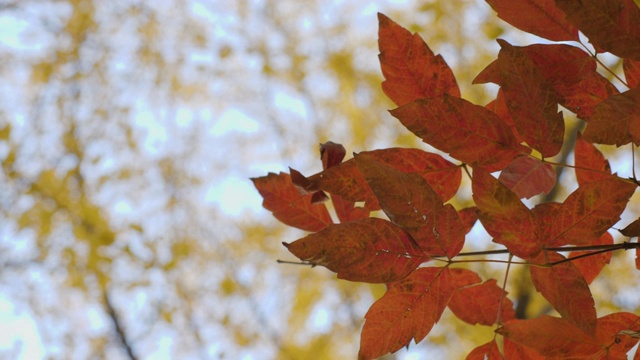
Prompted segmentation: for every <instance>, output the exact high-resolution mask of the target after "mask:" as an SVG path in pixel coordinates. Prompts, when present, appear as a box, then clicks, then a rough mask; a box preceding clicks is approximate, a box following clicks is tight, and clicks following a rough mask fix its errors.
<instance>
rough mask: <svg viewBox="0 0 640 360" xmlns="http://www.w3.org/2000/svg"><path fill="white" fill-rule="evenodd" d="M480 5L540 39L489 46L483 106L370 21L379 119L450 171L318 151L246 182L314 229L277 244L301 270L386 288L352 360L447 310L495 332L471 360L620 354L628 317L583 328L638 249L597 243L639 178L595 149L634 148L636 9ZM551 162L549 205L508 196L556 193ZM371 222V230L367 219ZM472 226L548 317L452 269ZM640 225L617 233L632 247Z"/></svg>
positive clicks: (416, 335) (394, 31)
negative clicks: (467, 187) (616, 263)
mask: <svg viewBox="0 0 640 360" xmlns="http://www.w3.org/2000/svg"><path fill="white" fill-rule="evenodd" d="M487 2H488V3H489V4H490V5H491V6H492V7H493V9H494V10H495V11H497V13H498V16H499V17H500V18H502V19H503V20H505V21H507V22H509V23H510V24H512V25H513V26H515V27H517V28H519V29H521V30H524V31H527V32H529V33H531V34H534V35H537V36H540V37H543V38H546V39H547V40H550V41H551V42H552V43H546V44H532V45H528V46H515V45H512V44H510V43H509V42H507V41H506V40H503V39H498V43H499V45H500V51H499V53H498V56H497V59H496V60H495V61H494V62H492V63H491V64H489V65H488V66H487V67H486V68H485V69H484V70H482V71H481V72H480V74H478V76H477V77H476V78H475V80H474V83H476V84H479V83H489V82H490V83H494V84H496V85H498V86H499V91H498V93H497V96H496V98H495V99H494V100H493V101H492V102H490V103H489V104H487V105H486V106H480V105H476V104H473V103H471V102H469V101H468V100H465V99H463V98H462V97H461V95H460V90H459V87H458V84H457V81H456V79H455V77H454V74H453V72H452V71H451V69H450V68H449V66H448V65H447V63H446V62H445V60H444V59H443V58H442V56H440V55H437V54H434V53H433V51H432V50H431V49H430V48H429V46H428V45H427V44H426V43H425V42H424V41H423V40H422V38H421V37H420V35H418V34H411V33H410V32H409V31H408V30H406V29H404V28H403V27H401V26H400V25H398V24H397V23H395V22H394V21H393V20H391V19H389V18H388V17H387V16H385V15H382V14H379V15H378V19H379V33H378V39H379V49H380V55H379V59H380V64H381V68H382V73H383V75H384V77H385V81H384V82H383V83H382V89H383V90H384V92H385V94H386V95H387V96H388V97H389V98H390V99H391V100H392V101H393V102H394V103H395V104H396V105H397V108H395V109H393V110H391V111H390V112H391V114H392V115H393V116H394V117H395V118H397V119H398V120H399V121H400V123H401V124H402V125H404V126H405V127H406V128H407V129H409V130H410V131H411V132H412V133H413V134H415V135H416V136H418V137H419V138H420V139H422V141H423V142H425V143H426V144H428V145H429V146H431V147H433V148H435V149H438V150H440V151H441V152H442V153H446V154H448V155H449V157H450V159H453V161H450V160H448V159H446V158H445V157H443V156H441V155H439V154H436V153H433V152H427V151H423V150H419V149H408V148H389V149H379V150H373V151H363V152H360V153H358V154H354V156H353V158H351V159H348V160H346V161H344V158H345V155H346V151H345V149H344V147H343V146H342V145H339V144H335V143H333V142H327V143H324V144H322V145H321V146H320V157H321V160H322V166H323V171H321V172H319V173H317V174H314V175H311V176H304V175H303V174H301V173H300V172H298V171H296V170H294V169H291V171H290V174H286V173H280V174H269V175H267V176H265V177H259V178H254V179H252V180H253V182H254V185H255V186H256V188H257V189H258V191H259V192H260V194H261V195H262V196H263V198H264V203H263V205H264V207H265V208H267V209H268V210H270V211H271V212H272V213H273V215H274V216H275V217H276V218H278V219H279V220H280V221H282V222H283V223H285V224H287V225H290V226H293V227H297V228H300V229H303V230H306V231H310V232H312V233H311V234H310V235H308V236H306V237H304V238H301V239H299V240H297V241H295V242H293V243H284V245H285V246H286V248H287V249H288V250H289V251H290V252H291V253H292V254H294V255H295V256H297V257H298V258H299V259H300V260H301V261H302V262H303V263H305V264H309V265H312V266H317V265H321V266H324V267H326V268H328V269H329V270H331V271H334V272H336V273H337V276H338V278H341V279H345V280H349V281H359V282H369V283H383V284H386V286H387V291H386V293H385V295H384V296H382V297H381V298H380V299H378V300H377V301H376V302H375V303H374V304H373V305H372V306H371V308H370V309H369V311H368V312H367V314H366V315H365V320H366V321H365V324H364V327H363V329H362V335H361V344H360V352H359V358H361V359H372V358H376V357H380V356H382V355H384V354H386V353H390V352H395V351H397V350H399V349H401V348H402V347H404V346H407V345H408V344H409V343H410V341H411V340H412V339H413V340H414V341H415V342H416V343H417V342H420V341H421V340H423V339H424V338H425V337H426V336H427V335H428V334H429V332H430V331H431V329H432V328H433V326H434V325H435V324H436V323H437V322H438V320H439V319H440V317H441V315H442V313H443V311H444V310H445V308H447V307H448V308H449V309H450V310H451V311H452V313H453V314H455V316H457V317H458V318H459V319H461V320H462V321H464V322H467V323H469V324H481V325H485V326H495V327H496V328H495V334H496V336H495V337H494V338H493V340H492V341H490V342H488V343H486V344H483V345H481V346H479V347H477V348H476V349H474V350H473V351H472V352H471V353H470V354H469V355H468V358H469V359H476V358H477V359H482V358H484V359H487V358H491V359H498V358H508V359H556V358H563V359H567V358H570V359H600V358H608V359H618V358H626V353H627V352H628V351H629V350H630V349H631V348H632V347H633V346H635V344H636V343H637V342H638V339H640V317H639V316H637V315H634V314H631V313H627V312H618V313H613V314H609V315H606V316H601V317H598V314H597V310H596V308H595V301H594V299H593V297H592V295H591V291H590V288H589V284H590V283H591V282H592V281H593V280H594V279H595V278H596V277H597V276H598V274H599V273H600V271H601V270H602V268H603V267H604V266H605V265H606V264H607V263H608V262H609V261H610V259H611V252H612V251H614V250H619V249H625V250H626V249H632V248H635V249H636V251H638V246H637V245H638V243H637V242H634V243H632V242H625V243H620V244H614V240H613V237H612V235H611V233H610V232H609V230H611V229H612V227H613V226H614V225H615V224H616V223H617V222H618V221H619V220H620V215H621V214H622V213H623V211H624V210H625V208H626V207H627V204H628V202H629V199H630V198H631V196H632V195H633V193H634V192H635V190H636V187H637V186H638V181H637V180H636V179H635V176H634V177H632V178H623V177H620V176H618V175H617V174H616V173H613V172H612V169H611V166H610V165H609V162H608V160H607V159H606V158H605V156H604V155H603V153H602V152H601V151H600V150H599V149H598V148H597V147H596V145H595V144H605V145H616V146H618V147H619V146H622V145H626V144H631V147H632V149H633V147H634V146H637V145H640V87H639V86H638V85H639V83H640V23H638V22H637V21H635V20H634V19H638V18H640V8H638V6H637V5H636V4H635V3H634V2H633V1H632V0H606V1H605V0H583V1H580V2H576V1H569V0H555V1H554V0H534V1H524V0H519V1H513V0H510V1H506V0H488V1H487ZM523 13H526V14H528V16H526V17H523V16H521V14H523ZM579 32H581V33H582V34H583V35H584V36H586V37H587V38H588V39H589V42H590V43H591V45H592V47H589V46H587V45H585V44H584V43H583V42H582V41H581V39H580V37H579ZM558 42H562V43H558ZM604 52H608V53H611V54H613V55H615V56H617V57H619V58H620V59H622V61H623V70H624V77H625V79H624V80H622V79H619V80H620V81H621V82H622V84H624V86H625V87H626V88H627V90H625V91H620V90H618V88H616V87H615V86H614V85H613V84H612V83H611V81H609V80H608V79H607V78H606V77H605V76H603V75H601V74H600V73H599V72H598V65H600V67H601V68H602V69H604V70H605V71H610V72H611V73H612V74H613V71H611V70H610V69H608V68H607V67H606V66H604V65H603V64H602V63H601V62H600V59H599V58H598V55H599V54H601V53H604ZM559 107H562V108H564V109H565V110H564V111H559V110H558V109H559ZM568 113H573V114H575V115H576V116H577V117H578V118H579V119H580V120H581V121H583V122H584V123H585V124H586V129H585V130H584V132H583V133H578V134H577V139H576V141H575V145H574V146H573V149H572V150H573V152H574V164H573V165H570V164H568V163H554V162H551V161H549V160H548V159H549V158H552V157H554V156H556V155H558V154H559V153H560V152H561V150H562V149H563V147H564V146H567V144H568V143H567V141H566V140H565V139H566V138H567V134H565V116H566V114H568ZM632 157H633V154H632ZM561 167H571V168H573V169H574V170H575V175H576V179H577V189H576V190H575V191H573V192H572V193H571V194H570V195H569V196H568V197H567V198H566V199H565V200H564V201H563V202H562V203H559V202H551V201H549V202H541V203H538V204H536V205H535V206H533V207H530V206H527V205H526V204H525V203H524V202H523V201H522V199H524V198H526V199H529V198H531V197H533V196H535V195H538V194H543V193H549V192H550V191H551V190H552V189H553V188H554V186H555V185H556V181H557V178H558V175H557V171H558V169H559V168H561ZM498 172H499V175H498V177H497V178H496V177H495V176H494V175H492V174H494V173H498ZM463 174H466V176H468V177H469V179H470V181H471V188H472V192H473V201H474V203H475V205H474V206H472V207H469V208H463V209H456V208H455V207H454V206H453V205H452V204H451V203H448V202H449V201H450V200H451V199H452V198H453V197H454V196H455V195H456V193H457V192H458V191H459V188H460V185H461V182H462V176H463ZM328 201H331V202H332V204H333V209H334V210H335V213H336V218H337V220H338V221H339V222H338V223H334V220H333V219H332V217H331V215H330V213H329V210H328V208H327V205H326V203H327V202H328ZM378 210H381V211H382V212H383V213H384V214H385V215H386V219H383V218H379V217H375V216H372V212H375V211H378ZM477 221H479V222H480V224H481V225H482V227H484V229H485V230H486V231H487V232H488V233H489V234H490V235H491V236H492V238H493V242H495V243H498V244H501V245H503V246H504V248H505V250H504V253H508V254H509V260H508V261H507V263H508V266H507V271H506V274H505V279H504V284H506V283H507V281H506V278H507V275H508V271H509V268H510V265H511V264H514V263H519V264H528V265H530V267H529V269H530V275H531V279H532V282H533V286H534V287H535V289H536V290H537V291H538V292H540V293H541V294H542V296H543V297H544V298H545V299H546V300H547V301H548V302H549V304H550V305H551V306H552V307H553V309H555V310H556V312H557V313H558V314H559V317H553V316H547V315H544V316H542V317H538V318H534V319H516V316H515V312H514V306H513V302H512V300H510V299H509V297H508V293H507V291H506V290H505V289H504V287H505V286H504V285H503V286H500V285H499V284H498V281H497V280H496V279H487V280H484V281H483V279H482V278H481V277H480V276H479V275H478V274H477V273H475V272H473V271H471V270H469V269H465V268H462V267H460V266H459V264H460V263H461V262H462V261H460V260H459V258H460V257H462V256H465V255H469V254H465V253H461V250H462V248H463V246H464V243H465V236H466V234H467V233H468V232H469V231H470V230H471V228H472V227H473V226H474V224H475V223H476V222H477ZM638 224H640V219H639V220H637V221H635V222H634V223H632V224H631V225H629V226H628V227H627V228H625V229H624V230H622V231H621V232H622V234H623V235H625V236H627V237H629V238H634V237H637V236H638V235H640V226H639V225H638ZM564 252H571V253H570V254H569V255H568V256H565V255H562V253H564ZM478 254H480V255H481V254H482V253H476V254H475V255H478ZM513 257H516V258H519V259H521V261H517V262H516V261H512V259H513ZM438 265H441V266H438ZM636 265H637V267H638V268H639V269H640V262H638V261H637V262H636ZM636 357H638V354H636Z"/></svg>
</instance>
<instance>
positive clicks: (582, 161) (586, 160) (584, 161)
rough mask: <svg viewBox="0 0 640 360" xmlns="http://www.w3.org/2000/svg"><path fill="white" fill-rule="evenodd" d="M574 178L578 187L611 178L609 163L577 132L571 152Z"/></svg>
mask: <svg viewBox="0 0 640 360" xmlns="http://www.w3.org/2000/svg"><path fill="white" fill-rule="evenodd" d="M573 155H574V157H575V164H576V168H575V170H576V178H577V180H578V184H579V185H584V184H586V183H588V182H592V181H597V180H601V179H607V178H610V177H611V166H610V165H609V161H608V160H607V159H605V158H604V155H602V153H601V152H600V150H598V149H597V148H596V147H595V146H594V145H593V144H592V143H590V142H588V141H585V140H584V139H583V138H582V134H581V133H580V132H578V136H577V138H576V145H575V148H574V150H573Z"/></svg>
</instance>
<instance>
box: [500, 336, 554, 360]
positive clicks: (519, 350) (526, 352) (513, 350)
mask: <svg viewBox="0 0 640 360" xmlns="http://www.w3.org/2000/svg"><path fill="white" fill-rule="evenodd" d="M503 343H504V357H505V359H518V360H545V358H544V357H543V356H542V355H540V354H538V353H537V352H535V351H534V350H532V349H530V348H528V347H525V346H522V345H520V344H517V343H514V342H513V341H511V340H509V338H507V337H505V338H504V342H503Z"/></svg>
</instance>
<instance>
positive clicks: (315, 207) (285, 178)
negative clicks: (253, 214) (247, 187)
mask: <svg viewBox="0 0 640 360" xmlns="http://www.w3.org/2000/svg"><path fill="white" fill-rule="evenodd" d="M251 180H252V181H253V184H254V186H255V187H256V189H258V192H259V193H260V195H262V198H263V199H264V200H263V202H262V206H264V208H265V209H267V210H269V211H271V212H272V213H273V216H275V217H276V219H278V220H280V221H282V222H283V223H285V224H287V225H289V226H293V227H297V228H299V229H302V230H307V231H319V230H322V229H323V228H325V227H326V226H327V225H329V224H331V223H332V221H331V216H330V215H329V212H328V211H327V208H326V207H325V206H324V204H312V203H311V196H310V195H307V196H302V195H300V193H299V192H298V190H297V189H296V188H295V187H294V185H293V183H292V182H291V177H290V176H289V174H286V173H280V174H274V173H269V174H268V175H267V176H263V177H258V178H253V179H251Z"/></svg>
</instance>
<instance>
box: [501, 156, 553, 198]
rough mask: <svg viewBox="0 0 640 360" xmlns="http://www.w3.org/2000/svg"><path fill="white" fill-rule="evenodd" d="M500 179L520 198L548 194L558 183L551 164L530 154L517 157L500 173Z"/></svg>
mask: <svg viewBox="0 0 640 360" xmlns="http://www.w3.org/2000/svg"><path fill="white" fill-rule="evenodd" d="M499 180H500V182H501V183H503V184H504V185H505V186H506V187H508V188H509V189H511V191H513V192H514V193H515V194H516V195H518V196H519V197H520V198H527V199H528V198H530V197H532V196H535V195H538V194H540V193H545V194H548V193H549V192H550V191H551V189H553V186H554V185H555V184H556V173H555V171H553V168H552V167H551V165H549V164H546V163H544V162H542V161H540V160H538V159H534V158H532V157H529V156H520V157H517V158H515V159H514V160H513V162H511V164H509V165H508V166H507V167H506V168H504V170H502V172H501V173H500V177H499Z"/></svg>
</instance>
